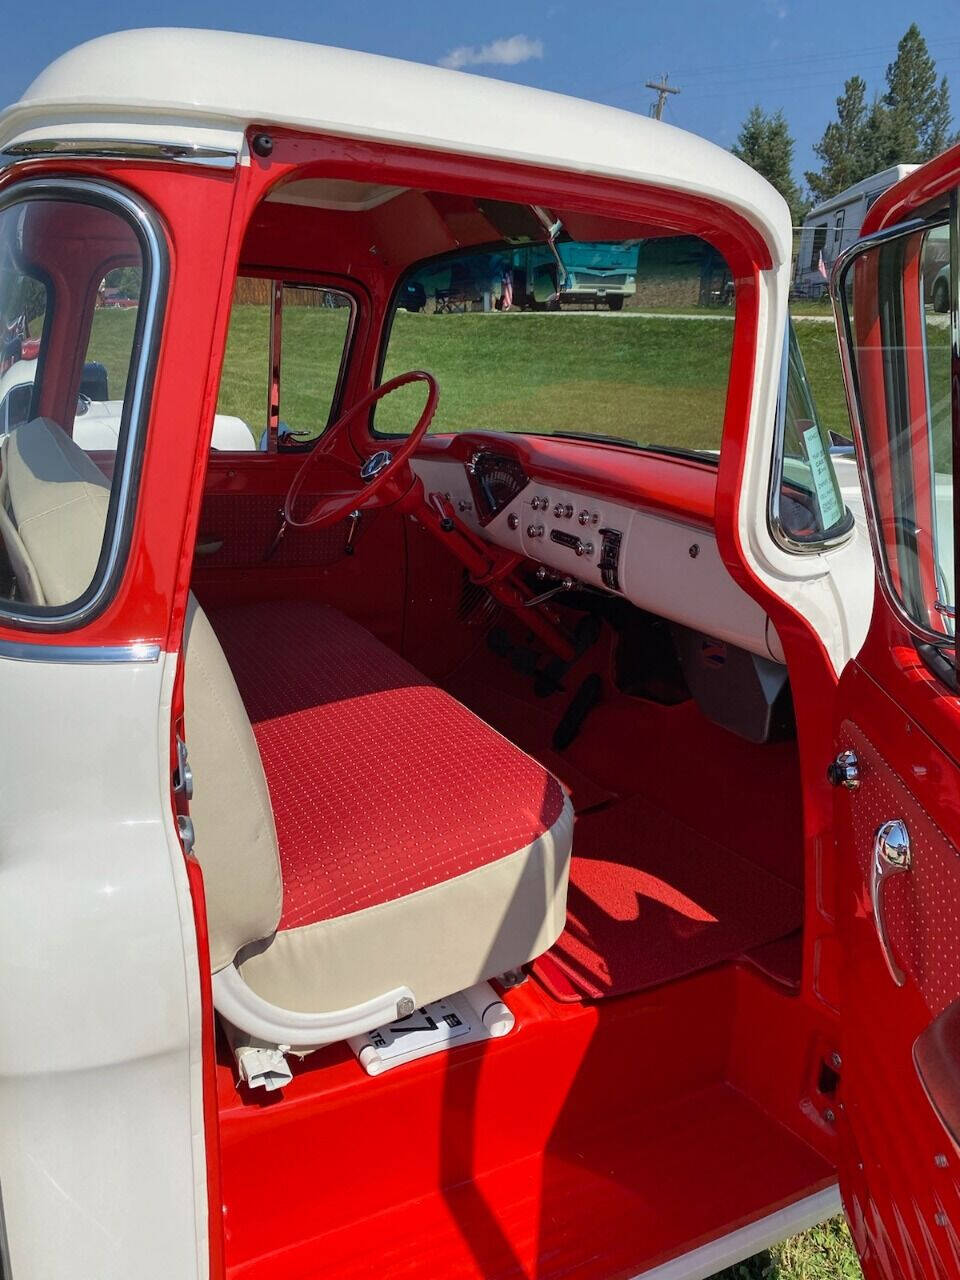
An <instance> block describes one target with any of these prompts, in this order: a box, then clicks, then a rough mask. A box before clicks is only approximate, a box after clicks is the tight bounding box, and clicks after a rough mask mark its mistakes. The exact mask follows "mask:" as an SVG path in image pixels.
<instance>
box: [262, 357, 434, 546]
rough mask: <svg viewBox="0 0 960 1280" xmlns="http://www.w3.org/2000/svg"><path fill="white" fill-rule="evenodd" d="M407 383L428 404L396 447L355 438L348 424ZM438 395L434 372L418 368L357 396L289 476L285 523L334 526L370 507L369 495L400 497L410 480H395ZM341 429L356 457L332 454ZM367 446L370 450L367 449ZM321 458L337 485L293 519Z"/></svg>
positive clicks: (403, 471)
mask: <svg viewBox="0 0 960 1280" xmlns="http://www.w3.org/2000/svg"><path fill="white" fill-rule="evenodd" d="M411 382H425V383H426V384H427V388H428V391H427V403H426V404H425V405H424V407H423V412H422V413H421V414H420V417H419V418H418V419H417V425H416V426H415V427H414V428H413V431H411V433H410V435H408V436H407V437H406V438H405V439H404V440H403V443H402V444H401V445H400V447H399V448H398V449H385V448H384V447H383V443H382V442H381V441H378V440H374V441H371V440H370V439H369V437H360V438H358V436H357V434H355V433H354V432H352V431H351V430H350V428H351V426H352V424H353V423H355V422H356V421H357V420H358V419H360V418H362V417H363V416H364V415H365V414H367V413H368V412H369V411H370V409H372V408H373V406H374V405H375V404H378V403H379V402H380V401H381V400H383V399H385V398H386V397H387V396H388V395H390V394H391V392H393V391H397V390H398V389H399V388H400V387H405V386H407V385H408V384H409V383H411ZM439 398H440V388H439V387H438V386H437V380H436V378H435V377H434V376H433V374H432V373H426V372H425V371H424V370H423V369H412V370H411V371H410V372H409V373H401V374H399V375H398V376H397V377H396V378H391V379H390V381H389V382H384V383H383V384H382V385H381V386H379V387H376V388H375V389H374V390H373V391H371V392H370V393H369V395H365V396H364V397H363V399H362V400H358V401H357V403H356V404H355V405H353V406H352V407H351V408H349V409H348V410H347V412H346V413H345V414H343V416H342V417H340V418H338V419H337V421H336V422H335V423H334V424H333V426H332V427H328V429H327V430H326V431H325V432H324V434H323V436H322V437H321V439H320V442H319V443H318V444H317V445H315V446H314V448H313V449H311V450H310V452H309V453H308V454H307V457H306V459H305V460H304V463H303V466H302V467H300V469H299V470H298V471H297V474H296V475H295V476H294V478H293V483H292V484H291V486H290V488H289V489H288V490H287V496H286V498H285V499H284V503H283V518H284V520H285V521H286V523H287V524H288V525H289V526H290V527H291V528H293V529H322V528H323V527H324V526H326V525H331V524H337V523H338V522H339V521H341V520H343V519H345V518H346V517H347V516H348V515H350V513H351V511H356V510H359V509H361V508H363V507H369V506H371V505H373V499H374V498H375V497H376V495H377V494H382V491H383V490H384V489H393V490H394V493H393V496H392V497H388V498H387V502H388V503H389V502H392V501H395V500H396V499H397V498H399V497H401V496H402V492H403V491H405V490H406V489H407V488H409V484H402V483H401V484H398V481H402V480H403V479H404V477H405V474H406V473H408V472H409V470H410V458H411V456H412V455H413V453H414V452H415V451H416V449H417V446H418V445H419V444H420V441H421V440H422V439H423V436H424V433H425V432H426V430H427V427H429V425H430V423H431V422H432V421H433V415H434V414H435V413H436V411H437V401H438V399H439ZM345 432H346V434H347V436H348V438H349V441H350V444H351V445H352V447H353V450H354V452H355V453H356V454H358V455H359V456H358V457H357V459H356V460H353V459H350V460H349V461H348V460H347V459H345V458H344V457H341V456H340V455H339V454H338V453H336V452H335V450H336V449H337V446H338V444H339V442H340V440H341V438H342V436H343V434H344V433H345ZM371 444H372V445H373V446H374V447H373V448H371V447H370V446H371ZM344 452H345V451H344ZM321 457H322V458H326V459H327V462H328V464H329V466H328V468H327V470H328V479H332V480H333V481H334V484H335V485H337V487H333V488H325V489H324V491H323V492H322V493H321V495H320V498H319V500H318V501H317V502H316V503H315V504H314V506H313V508H312V510H311V511H310V513H309V515H307V516H306V518H305V519H302V520H298V519H296V518H295V517H294V515H293V509H294V505H295V504H296V501H297V498H298V497H299V496H300V493H301V490H302V489H303V486H304V482H305V481H306V478H307V475H308V474H309V472H310V470H311V468H312V467H314V466H315V464H316V462H317V459H318V458H321ZM397 490H400V492H397Z"/></svg>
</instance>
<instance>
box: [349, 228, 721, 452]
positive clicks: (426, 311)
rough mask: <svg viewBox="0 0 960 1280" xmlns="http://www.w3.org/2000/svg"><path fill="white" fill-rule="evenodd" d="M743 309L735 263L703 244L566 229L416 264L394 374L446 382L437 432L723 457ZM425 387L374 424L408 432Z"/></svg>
mask: <svg viewBox="0 0 960 1280" xmlns="http://www.w3.org/2000/svg"><path fill="white" fill-rule="evenodd" d="M557 225H558V226H559V225H560V224H559V223H558V224H557ZM734 310H735V308H734V289H733V281H732V278H731V275H730V272H729V269H728V267H727V264H726V262H725V261H724V259H723V257H722V256H721V254H720V253H718V252H717V251H716V250H715V249H714V248H713V247H712V246H711V245H709V244H707V243H706V241H704V240H701V239H698V238H697V237H695V236H671V235H665V236H651V237H644V238H640V237H638V238H635V239H629V240H589V241H587V240H576V239H573V238H571V237H570V236H569V235H568V234H567V233H566V232H564V231H563V230H562V229H561V231H560V233H559V234H558V235H557V238H556V240H555V242H554V243H553V245H551V244H548V243H547V242H546V241H545V239H544V237H543V236H541V237H540V239H539V241H533V242H531V243H529V244H526V245H517V244H512V243H510V242H506V243H504V244H501V245H497V246H495V247H493V248H491V247H489V246H487V247H485V248H483V249H480V250H474V251H472V252H463V253H457V254H447V255H444V256H442V257H438V258H434V259H431V260H429V261H427V262H424V263H421V264H420V265H419V266H417V267H416V268H414V270H413V271H411V272H410V273H409V274H408V275H407V276H405V277H404V278H403V279H402V280H401V282H400V284H399V287H398V289H397V291H396V293H395V299H394V312H393V315H392V317H391V328H390V333H389V339H388V343H387V348H386V352H385V355H384V363H383V370H382V381H387V379H389V378H392V377H394V376H395V375H397V374H399V373H403V372H405V371H406V370H409V369H429V370H430V371H431V372H432V373H434V374H435V375H436V377H437V379H438V381H439V383H440V390H441V395H440V403H439V407H438V410H437V413H436V416H435V418H434V421H433V424H432V426H431V431H437V432H444V431H470V430H484V431H516V432H526V433H529V434H538V435H563V436H571V437H582V438H584V439H597V438H600V439H605V440H613V441H614V442H622V443H624V444H630V445H637V446H640V447H647V448H653V449H656V448H666V449H679V450H683V451H693V452H696V453H702V454H705V455H708V456H716V454H717V453H718V451H719V449H720V437H721V435H722V430H723V416H724V409H725V405H726V395H727V384H728V381H729V372H730V354H731V348H732V343H733V330H734ZM558 313H563V317H562V318H560V315H559V314H558ZM611 313H612V314H611ZM422 396H423V392H422V388H420V387H418V386H411V387H410V388H407V389H405V390H403V391H400V392H399V393H397V394H396V395H392V396H390V397H388V399H386V400H385V401H383V402H382V403H381V404H379V405H378V406H377V410H376V416H375V419H374V425H375V428H376V430H377V431H379V432H381V433H387V434H391V433H395V434H405V433H407V432H409V431H410V429H411V427H412V424H413V423H414V422H415V421H416V418H417V412H418V409H419V407H420V401H421V400H422Z"/></svg>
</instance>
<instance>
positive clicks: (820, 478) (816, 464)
mask: <svg viewBox="0 0 960 1280" xmlns="http://www.w3.org/2000/svg"><path fill="white" fill-rule="evenodd" d="M803 444H804V448H805V449H806V451H807V461H808V462H809V463H810V474H811V476H812V477H813V487H814V489H815V490H816V494H817V505H818V506H819V508H820V522H821V524H822V525H823V528H824V530H825V531H826V530H827V529H832V528H833V526H834V525H835V524H838V523H839V522H840V520H841V519H842V517H843V506H842V505H841V502H840V497H839V494H838V493H837V484H836V481H835V480H834V476H833V469H832V467H831V466H830V459H829V457H828V456H827V451H826V449H825V448H824V447H823V438H822V436H821V435H820V430H819V428H818V427H816V426H813V427H807V429H806V430H805V431H804V433H803Z"/></svg>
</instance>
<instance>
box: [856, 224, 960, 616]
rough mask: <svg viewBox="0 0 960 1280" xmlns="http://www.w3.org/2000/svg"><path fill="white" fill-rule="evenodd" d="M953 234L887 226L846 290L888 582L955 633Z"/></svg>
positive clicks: (904, 604)
mask: <svg viewBox="0 0 960 1280" xmlns="http://www.w3.org/2000/svg"><path fill="white" fill-rule="evenodd" d="M950 240H951V235H950V229H949V226H948V225H947V223H946V222H943V223H942V224H941V225H934V226H927V227H924V228H921V229H919V230H915V231H909V232H904V233H903V234H899V235H893V236H891V237H888V238H887V239H885V240H883V241H881V242H880V243H878V244H876V245H873V246H870V247H869V248H867V249H865V250H864V251H862V252H860V253H859V254H858V255H857V256H855V257H854V259H853V261H852V262H851V263H850V264H849V265H848V267H847V269H846V271H845V272H844V277H843V280H842V282H841V294H840V302H841V308H842V316H843V322H844V324H843V334H844V339H845V345H846V349H847V351H848V354H849V359H850V365H851V373H852V377H853V383H854V392H855V395H856V402H857V412H858V416H859V420H860V429H861V435H862V439H863V446H864V453H865V461H866V468H867V473H866V477H865V479H866V487H867V490H868V507H869V510H870V515H871V520H872V522H873V526H874V535H875V542H876V545H877V548H878V550H879V553H880V557H881V562H882V564H881V567H882V569H883V571H884V582H885V584H886V586H887V587H888V588H889V593H890V594H891V596H892V598H893V599H894V601H895V602H896V603H897V605H898V607H899V608H900V609H901V611H902V612H903V614H904V615H905V617H906V618H907V619H908V620H909V621H910V622H911V623H912V624H913V625H914V627H916V628H919V630H920V631H921V633H922V634H925V635H927V636H929V637H930V638H932V639H934V640H935V639H936V638H937V637H939V638H940V639H941V640H943V639H946V638H949V637H952V634H953V609H954V606H955V603H956V590H955V581H954V579H955V574H954V506H953V486H954V477H953V470H954V459H953V442H952V427H951V420H952V406H951V385H950V384H951V379H950V362H951V334H950V317H949V315H948V314H946V311H949V307H950V300H951V299H952V297H953V293H954V291H955V290H956V287H957V283H956V280H955V278H954V276H953V274H952V271H951V265H950V253H951V244H950ZM944 297H945V299H946V300H945V301H944ZM940 306H944V307H945V309H946V311H941V310H940V309H939V308H940Z"/></svg>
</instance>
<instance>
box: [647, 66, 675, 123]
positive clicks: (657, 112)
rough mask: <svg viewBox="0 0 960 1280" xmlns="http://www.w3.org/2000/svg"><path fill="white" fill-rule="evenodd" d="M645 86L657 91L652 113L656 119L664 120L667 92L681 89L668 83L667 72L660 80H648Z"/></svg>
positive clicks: (651, 105) (651, 108)
mask: <svg viewBox="0 0 960 1280" xmlns="http://www.w3.org/2000/svg"><path fill="white" fill-rule="evenodd" d="M644 87H645V88H647V89H653V90H654V92H655V93H656V95H657V100H656V102H652V103H651V104H650V114H651V115H652V116H653V118H654V120H662V119H663V108H664V107H665V106H666V102H667V94H668V93H680V92H681V90H680V89H677V88H676V87H675V86H674V85H672V84H667V73H666V72H664V73H663V75H662V76H661V77H660V79H659V80H648V81H647V83H646V85H645V86H644Z"/></svg>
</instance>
